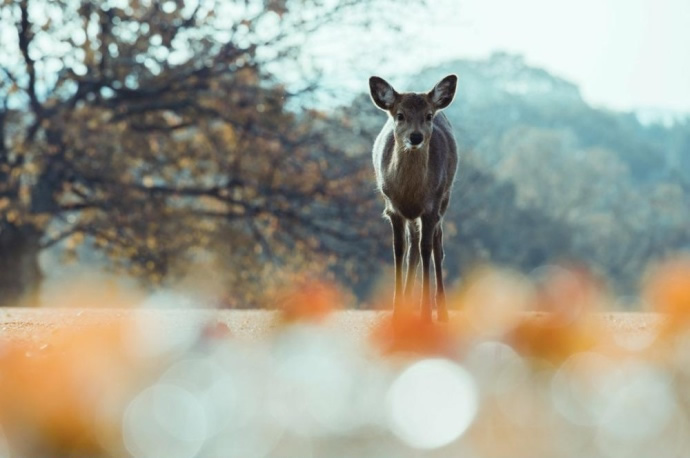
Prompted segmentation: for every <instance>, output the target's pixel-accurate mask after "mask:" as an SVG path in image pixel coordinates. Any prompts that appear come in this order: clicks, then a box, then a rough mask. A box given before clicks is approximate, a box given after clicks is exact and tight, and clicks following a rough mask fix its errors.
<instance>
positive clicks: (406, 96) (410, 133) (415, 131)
mask: <svg viewBox="0 0 690 458" xmlns="http://www.w3.org/2000/svg"><path fill="white" fill-rule="evenodd" d="M457 82H458V77H457V76H455V75H448V76H446V77H445V78H443V79H442V80H441V81H439V82H438V84H436V86H434V88H433V89H432V90H430V91H429V92H427V93H424V92H404V93H398V92H397V91H396V90H395V89H393V86H391V85H390V84H388V82H386V81H385V80H384V79H382V78H379V77H378V76H372V77H371V78H369V89H370V93H371V99H372V101H373V102H374V104H375V105H376V106H377V107H379V108H380V109H382V110H384V111H387V112H388V113H389V114H390V115H391V116H392V117H393V122H394V123H395V129H394V130H393V132H394V135H395V143H396V145H399V146H402V148H403V149H404V150H418V149H422V148H424V147H425V146H426V145H428V143H429V139H430V138H431V132H432V131H433V120H434V116H435V115H436V113H437V112H438V111H439V110H442V109H444V108H446V107H447V106H448V105H450V103H451V102H452V101H453V97H454V96H455V88H456V86H457Z"/></svg>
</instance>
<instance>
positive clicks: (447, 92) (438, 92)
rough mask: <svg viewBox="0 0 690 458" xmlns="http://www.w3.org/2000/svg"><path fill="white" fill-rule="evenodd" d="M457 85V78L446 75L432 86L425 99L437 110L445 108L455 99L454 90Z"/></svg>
mask: <svg viewBox="0 0 690 458" xmlns="http://www.w3.org/2000/svg"><path fill="white" fill-rule="evenodd" d="M457 85H458V77H457V76H455V75H448V76H446V77H445V78H443V79H442V80H441V81H439V82H438V84H436V86H434V88H433V89H432V90H431V91H429V93H428V94H427V97H429V100H430V101H431V103H432V104H434V106H435V107H436V109H437V110H441V109H443V108H446V107H447V106H448V105H450V103H451V102H452V101H453V97H455V88H456V87H457Z"/></svg>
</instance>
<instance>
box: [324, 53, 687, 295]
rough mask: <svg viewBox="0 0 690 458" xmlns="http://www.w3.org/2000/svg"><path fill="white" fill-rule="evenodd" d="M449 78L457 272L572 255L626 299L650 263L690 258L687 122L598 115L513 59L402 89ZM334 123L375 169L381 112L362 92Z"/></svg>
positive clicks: (451, 68)
mask: <svg viewBox="0 0 690 458" xmlns="http://www.w3.org/2000/svg"><path fill="white" fill-rule="evenodd" d="M448 73H456V74H457V75H458V76H459V87H458V93H457V96H456V99H455V101H454V102H453V104H452V105H451V106H450V107H449V108H448V109H447V110H446V113H447V115H448V116H449V118H450V119H451V121H452V123H453V126H454V128H455V130H456V136H457V141H458V145H459V147H460V150H461V151H462V159H461V164H460V167H459V172H458V182H457V185H456V190H455V195H454V197H453V202H452V203H451V209H450V210H449V213H448V216H447V218H446V220H447V221H446V224H447V225H448V226H449V228H450V230H449V231H448V234H449V235H450V236H449V241H448V243H447V245H448V246H449V257H448V258H447V259H448V264H447V265H448V269H449V270H450V273H451V275H455V274H457V273H458V272H460V271H462V270H465V269H467V268H468V267H469V266H471V265H475V264H477V263H481V262H485V261H490V262H498V263H501V264H507V265H512V266H514V267H517V268H519V269H521V270H523V271H529V270H531V269H533V268H535V267H538V266H539V265H541V264H544V263H548V262H554V261H557V260H563V259H570V260H577V261H580V262H584V263H586V264H588V265H590V266H591V267H592V268H594V269H597V270H600V271H602V272H603V273H604V274H606V275H607V276H608V278H610V279H611V281H612V284H613V285H614V286H615V287H616V288H617V289H618V290H620V291H624V292H630V291H632V290H634V289H635V287H636V286H637V284H638V281H639V277H640V275H641V274H642V272H643V271H644V269H645V267H646V266H647V265H648V264H649V263H650V262H652V261H654V260H655V259H658V258H660V257H663V256H666V255H667V254H668V253H671V252H675V251H678V250H683V249H685V250H690V211H689V209H690V120H689V119H688V118H685V120H681V121H679V122H676V123H674V124H672V125H668V124H663V123H651V124H650V123H648V122H645V123H642V122H640V119H639V117H638V116H637V115H636V114H635V113H619V112H615V111H611V110H602V109H597V108H594V107H591V106H589V105H588V104H587V103H586V102H585V101H584V100H583V99H582V97H581V95H580V91H579V89H578V88H577V86H576V85H574V84H572V83H570V82H568V81H565V80H563V79H561V78H558V77H556V76H554V75H551V74H550V73H548V72H547V71H545V70H543V69H539V68H534V67H530V66H528V65H527V64H526V63H525V62H524V61H523V59H522V58H521V57H519V56H513V55H508V54H495V55H493V56H492V57H490V58H489V59H486V60H457V61H453V62H448V63H445V64H443V65H440V66H437V67H434V68H428V69H425V70H424V71H422V72H420V73H419V74H418V75H415V76H414V77H412V78H410V82H409V84H408V85H407V87H402V86H401V87H399V89H400V90H422V89H425V88H431V87H432V86H433V84H434V83H436V82H437V81H438V80H439V79H440V78H441V77H442V76H444V75H446V74H448ZM335 117H337V118H340V119H343V120H345V121H346V126H347V129H346V130H344V131H341V132H340V133H339V134H338V143H339V144H341V145H345V146H346V147H347V149H348V151H349V153H350V154H352V155H357V154H361V155H362V156H363V161H368V160H369V154H370V153H369V152H370V148H371V143H372V142H373V139H374V137H375V135H376V133H377V132H378V130H379V129H380V127H381V125H383V123H384V121H385V116H384V115H383V113H381V112H380V111H379V110H377V109H376V108H374V107H373V105H372V103H371V101H370V100H369V97H368V96H367V95H366V94H362V95H361V96H359V97H358V98H356V99H355V100H354V101H353V103H352V105H351V106H349V107H347V108H343V109H342V110H340V111H339V112H337V113H336V114H335ZM372 194H375V193H372ZM373 198H377V196H375V195H374V197H373Z"/></svg>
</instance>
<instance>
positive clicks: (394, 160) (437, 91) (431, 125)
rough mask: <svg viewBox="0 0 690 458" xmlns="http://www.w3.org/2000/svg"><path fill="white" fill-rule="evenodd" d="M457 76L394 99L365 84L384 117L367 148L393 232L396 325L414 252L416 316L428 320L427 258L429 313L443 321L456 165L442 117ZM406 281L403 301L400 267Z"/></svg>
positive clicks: (386, 87)
mask: <svg viewBox="0 0 690 458" xmlns="http://www.w3.org/2000/svg"><path fill="white" fill-rule="evenodd" d="M457 81H458V77H457V76H456V75H448V76H446V77H445V78H443V79H442V80H441V81H439V82H438V83H437V84H436V85H435V86H434V87H433V89H431V90H430V91H429V92H426V93H424V92H403V93H399V92H397V91H396V90H395V89H393V86H391V85H390V84H389V83H388V82H387V81H385V80H384V79H382V78H380V77H378V76H372V77H371V78H369V89H370V95H371V100H372V101H373V103H374V105H376V106H377V107H378V108H380V109H381V110H383V111H385V112H386V113H388V119H387V121H386V123H385V125H384V126H383V128H382V129H381V131H380V132H379V134H378V136H377V137H376V140H375V141H374V147H373V150H372V159H373V162H374V171H375V173H376V184H377V187H378V190H379V191H380V193H381V195H382V196H383V200H384V205H385V208H384V212H383V215H384V217H385V218H387V219H388V220H389V221H390V224H391V227H392V230H393V258H394V262H395V292H394V295H393V319H394V321H395V320H396V319H399V317H400V315H401V313H402V312H403V310H402V309H403V306H404V304H405V303H409V298H410V296H411V294H412V291H413V289H414V282H415V277H416V275H417V270H418V269H417V268H418V265H419V258H420V254H421V260H422V299H421V318H422V320H423V321H424V322H429V323H430V322H431V321H432V313H431V310H432V300H431V299H432V298H431V290H430V285H429V271H430V268H431V256H432V253H433V258H434V267H435V271H436V297H435V299H436V301H435V302H436V312H437V320H438V321H439V322H447V321H448V310H447V308H446V299H445V290H444V285H443V265H442V263H443V256H444V252H443V228H442V220H443V216H444V215H445V213H446V210H447V209H448V203H449V202H450V195H451V190H452V187H453V181H454V179H455V172H456V168H457V164H458V153H457V145H456V142H455V136H454V135H453V129H452V127H451V124H450V121H449V120H448V118H447V117H446V115H445V114H444V113H443V112H442V111H441V110H443V109H445V108H447V107H448V106H449V105H450V104H451V102H452V101H453V98H454V97H455V90H456V87H457ZM405 255H407V275H406V281H405V290H404V296H403V262H404V257H405Z"/></svg>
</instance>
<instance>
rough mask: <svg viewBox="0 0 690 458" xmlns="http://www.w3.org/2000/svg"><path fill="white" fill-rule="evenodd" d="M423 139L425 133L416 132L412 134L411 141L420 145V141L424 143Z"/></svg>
mask: <svg viewBox="0 0 690 458" xmlns="http://www.w3.org/2000/svg"><path fill="white" fill-rule="evenodd" d="M422 140H424V135H422V134H421V133H419V132H414V133H412V134H410V143H412V144H413V145H415V146H417V145H419V144H420V143H422Z"/></svg>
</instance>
